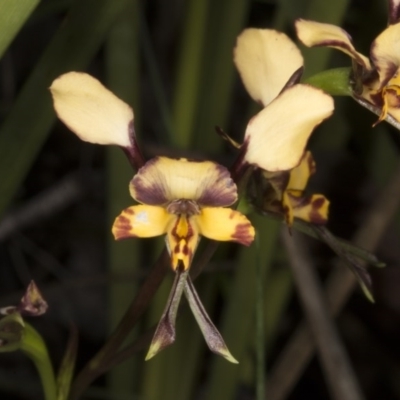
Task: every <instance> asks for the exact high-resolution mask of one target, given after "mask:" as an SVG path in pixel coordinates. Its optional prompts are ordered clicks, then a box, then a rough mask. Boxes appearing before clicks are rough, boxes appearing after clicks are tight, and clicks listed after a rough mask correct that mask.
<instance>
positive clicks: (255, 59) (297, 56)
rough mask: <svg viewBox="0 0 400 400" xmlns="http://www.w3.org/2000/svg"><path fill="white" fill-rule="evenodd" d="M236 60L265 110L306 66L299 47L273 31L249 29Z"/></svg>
mask: <svg viewBox="0 0 400 400" xmlns="http://www.w3.org/2000/svg"><path fill="white" fill-rule="evenodd" d="M233 60H234V62H235V65H236V67H237V69H238V71H239V74H240V76H241V78H242V81H243V84H244V86H245V87H246V89H247V91H248V93H249V94H250V96H251V97H252V98H253V99H254V100H255V101H257V102H260V103H261V104H263V105H264V106H266V105H267V104H269V103H270V102H271V101H272V100H273V99H274V98H275V97H276V96H278V94H279V93H280V92H281V90H282V89H283V87H284V86H285V84H286V83H287V82H288V80H289V79H290V77H291V76H292V75H293V73H294V72H295V71H297V70H298V69H299V68H301V67H302V66H303V57H302V55H301V53H300V50H299V49H298V48H297V46H296V45H295V44H294V43H293V42H292V41H291V40H290V39H289V37H288V36H286V35H285V34H284V33H282V32H278V31H275V30H272V29H254V28H251V29H245V30H244V31H243V32H242V33H241V34H240V35H239V36H238V38H237V42H236V47H235V49H234V52H233Z"/></svg>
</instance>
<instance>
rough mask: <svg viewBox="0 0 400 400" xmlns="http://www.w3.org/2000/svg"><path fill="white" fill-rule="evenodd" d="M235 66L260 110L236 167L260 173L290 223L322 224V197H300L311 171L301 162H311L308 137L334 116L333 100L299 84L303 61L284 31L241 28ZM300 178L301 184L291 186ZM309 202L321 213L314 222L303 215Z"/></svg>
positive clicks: (312, 88)
mask: <svg viewBox="0 0 400 400" xmlns="http://www.w3.org/2000/svg"><path fill="white" fill-rule="evenodd" d="M234 62H235V64H236V67H237V69H238V71H239V74H240V77H241V79H242V81H243V84H244V86H245V87H246V89H247V91H248V93H249V95H250V96H251V97H252V98H253V100H255V101H257V102H258V103H260V104H261V105H262V106H263V107H264V108H263V109H262V110H261V111H260V112H259V113H258V114H257V115H255V116H254V117H253V118H251V120H250V121H249V123H248V125H247V128H246V132H245V137H244V142H243V144H242V146H241V157H240V160H241V164H240V165H239V166H238V168H242V167H243V166H244V165H246V164H247V165H249V164H250V165H253V166H255V167H257V168H259V169H261V170H262V171H263V174H264V177H265V178H266V179H267V180H268V181H269V182H270V183H271V186H272V188H273V189H274V190H275V195H274V196H273V198H274V200H278V201H279V202H280V203H281V209H283V210H284V215H285V219H286V222H287V223H288V224H289V225H291V224H292V222H293V218H294V216H296V217H298V218H301V219H305V220H307V221H311V222H313V221H314V222H316V221H317V219H318V220H319V221H322V220H324V221H326V213H327V206H328V201H327V200H326V199H325V198H324V197H323V196H322V195H316V196H318V197H317V198H319V199H323V201H321V200H319V201H318V202H316V201H315V200H316V198H315V197H308V198H307V197H304V196H303V192H304V188H305V185H306V183H307V181H308V178H309V176H310V175H311V174H312V173H313V171H314V169H315V168H314V167H313V168H303V166H301V162H302V160H304V165H307V162H308V161H307V160H310V157H311V156H307V157H305V156H304V154H305V147H306V145H307V141H308V139H309V137H310V135H311V133H312V132H313V130H314V129H315V128H316V127H317V126H318V125H319V124H320V123H321V122H322V121H323V120H324V119H326V118H328V117H329V116H330V115H331V114H332V112H333V107H334V105H333V99H332V97H331V96H329V95H327V94H326V93H324V92H322V91H321V90H320V89H316V88H314V87H312V86H310V85H305V84H299V83H298V81H299V79H300V77H301V73H302V71H303V57H302V55H301V53H300V50H299V49H298V48H297V47H296V45H295V44H294V43H293V42H292V41H291V40H290V39H289V38H288V36H286V35H285V34H284V33H281V32H278V31H275V30H271V29H245V30H244V31H243V32H242V33H241V34H240V35H239V37H238V39H237V44H236V47H235V49H234ZM313 165H314V164H313ZM299 171H301V173H300V175H299ZM299 176H301V179H300V186H298V185H297V183H296V184H295V182H296V181H298V180H299ZM278 182H279V184H278ZM299 192H300V193H301V195H299ZM269 200H271V199H269ZM272 203H273V202H272ZM272 203H270V202H268V201H267V202H266V205H267V206H268V205H269V204H272ZM313 204H314V205H315V204H317V208H318V209H321V210H322V209H324V211H321V213H320V214H319V216H318V218H315V217H312V216H311V215H314V216H315V214H312V213H311V214H310V212H309V211H306V210H308V209H309V208H310V207H311V208H312V209H315V207H314V206H313ZM267 208H268V207H267Z"/></svg>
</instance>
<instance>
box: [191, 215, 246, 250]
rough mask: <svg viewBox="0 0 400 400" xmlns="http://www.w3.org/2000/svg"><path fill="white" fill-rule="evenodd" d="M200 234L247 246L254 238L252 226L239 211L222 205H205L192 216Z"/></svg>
mask: <svg viewBox="0 0 400 400" xmlns="http://www.w3.org/2000/svg"><path fill="white" fill-rule="evenodd" d="M192 218H193V219H194V220H195V221H196V223H197V225H198V227H199V231H200V234H201V235H203V236H205V237H207V238H209V239H213V240H219V241H233V242H238V243H241V244H244V245H246V246H249V245H250V244H251V242H252V241H253V240H254V228H253V226H252V225H251V223H250V221H249V220H248V219H247V218H246V216H244V215H243V214H242V213H240V212H239V211H235V210H232V209H230V208H222V207H216V208H215V207H206V208H203V209H202V210H201V213H200V214H199V215H194V216H193V217H192Z"/></svg>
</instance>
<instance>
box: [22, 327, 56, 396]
mask: <svg viewBox="0 0 400 400" xmlns="http://www.w3.org/2000/svg"><path fill="white" fill-rule="evenodd" d="M20 348H21V350H22V352H23V353H24V354H25V355H27V356H28V357H29V358H30V359H31V360H32V361H33V363H34V364H35V367H36V369H37V371H38V373H39V375H40V379H41V382H42V387H43V391H44V395H45V397H44V398H45V400H54V399H56V398H57V397H56V396H57V386H56V380H55V376H54V371H53V366H52V365H51V361H50V358H49V353H48V351H47V347H46V344H45V342H44V340H43V338H42V336H41V335H40V333H39V332H37V331H36V330H35V329H34V328H33V327H32V326H31V325H29V324H25V330H24V335H23V339H22V341H21V347H20Z"/></svg>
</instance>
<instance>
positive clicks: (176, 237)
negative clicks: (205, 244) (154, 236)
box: [165, 214, 199, 270]
mask: <svg viewBox="0 0 400 400" xmlns="http://www.w3.org/2000/svg"><path fill="white" fill-rule="evenodd" d="M165 240H166V244H167V248H168V251H169V254H170V256H171V267H172V269H173V270H176V269H178V268H179V267H180V265H181V264H182V266H183V269H184V270H187V269H188V268H189V267H190V264H191V262H192V259H193V256H194V253H195V251H196V248H197V244H198V242H199V231H198V227H197V224H196V223H195V222H194V221H193V217H187V216H186V215H185V214H181V215H175V216H173V218H172V219H171V221H170V224H169V226H168V233H167V237H166V239H165Z"/></svg>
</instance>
